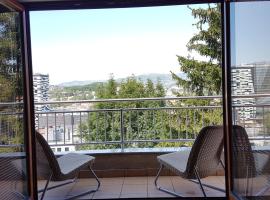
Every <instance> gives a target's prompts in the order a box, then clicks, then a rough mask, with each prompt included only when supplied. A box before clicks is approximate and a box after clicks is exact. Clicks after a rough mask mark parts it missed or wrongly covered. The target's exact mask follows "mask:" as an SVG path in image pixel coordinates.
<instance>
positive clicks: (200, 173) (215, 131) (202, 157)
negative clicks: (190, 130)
mask: <svg viewBox="0 0 270 200" xmlns="http://www.w3.org/2000/svg"><path fill="white" fill-rule="evenodd" d="M222 150H223V128H222V126H207V127H204V128H203V129H202V130H201V131H200V133H199V134H198V136H197V138H196V140H195V142H194V144H193V146H192V149H191V151H190V153H189V152H185V151H183V152H181V151H179V152H174V153H169V154H165V155H160V156H158V157H157V160H158V162H159V163H160V169H159V171H158V174H157V176H156V178H155V181H154V184H155V186H156V188H157V189H158V190H161V191H164V192H166V193H169V194H172V195H174V196H182V195H181V194H179V193H175V192H173V191H170V190H168V189H165V188H162V187H160V186H158V184H157V181H158V178H159V175H160V172H161V171H162V169H163V168H164V167H166V168H168V169H170V170H171V171H173V172H174V173H176V174H177V175H179V176H181V177H182V178H185V179H188V180H190V181H192V182H195V183H198V184H199V185H200V188H201V190H202V193H203V195H204V196H205V197H206V194H205V190H204V187H203V186H205V187H209V188H212V189H216V190H219V191H222V192H224V190H222V189H220V188H216V187H214V186H210V185H206V184H202V183H201V178H204V177H207V176H210V175H215V173H216V171H217V168H218V166H219V164H220V163H221V164H222V166H223V167H224V165H223V163H222V162H221V154H222ZM194 179H197V180H198V182H197V181H195V180H194Z"/></svg>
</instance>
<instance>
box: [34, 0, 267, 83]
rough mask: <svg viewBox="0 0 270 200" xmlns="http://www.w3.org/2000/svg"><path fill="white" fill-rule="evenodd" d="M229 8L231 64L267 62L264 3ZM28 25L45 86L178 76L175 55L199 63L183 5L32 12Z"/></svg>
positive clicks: (37, 68)
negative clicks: (47, 82) (190, 43)
mask: <svg viewBox="0 0 270 200" xmlns="http://www.w3.org/2000/svg"><path fill="white" fill-rule="evenodd" d="M232 5H233V6H232V9H231V12H232V17H231V20H232V21H231V28H232V65H239V64H243V63H250V62H258V61H270V37H269V35H270V26H269V19H270V12H269V10H270V2H243V3H235V4H232ZM202 6H205V5H196V7H202ZM193 7H194V6H193ZM30 20H31V37H32V54H33V68H34V72H40V73H46V74H49V75H50V82H51V84H58V83H62V82H67V81H73V80H101V79H102V80H104V79H107V78H109V75H110V74H111V73H113V74H114V76H115V78H120V77H126V76H130V75H131V74H135V75H138V74H145V73H169V72H170V71H174V72H179V70H180V68H179V65H178V62H177V58H176V55H182V56H188V55H191V56H192V57H195V58H198V59H202V58H201V57H199V56H198V55H197V54H196V53H194V52H188V51H187V49H186V44H187V42H188V41H189V39H190V38H191V37H192V36H193V35H194V34H195V33H196V32H197V31H198V30H197V29H196V28H195V26H193V25H192V24H193V23H195V20H194V18H193V16H192V15H191V11H190V10H189V9H188V8H187V6H186V5H183V6H163V7H148V8H122V9H96V10H70V11H33V12H31V13H30Z"/></svg>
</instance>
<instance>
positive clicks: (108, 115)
mask: <svg viewBox="0 0 270 200" xmlns="http://www.w3.org/2000/svg"><path fill="white" fill-rule="evenodd" d="M96 95H97V98H98V99H119V98H138V97H139V98H146V97H164V96H165V89H164V87H163V85H162V84H161V82H160V81H158V83H157V84H156V85H155V84H154V83H153V82H152V81H151V80H147V82H146V83H145V84H144V83H143V82H142V81H140V80H138V79H136V77H135V76H130V77H128V78H127V79H125V80H123V81H122V82H121V83H116V81H115V80H114V78H113V76H111V77H110V79H109V80H108V81H107V82H106V83H104V84H102V85H100V86H99V88H98V90H97V91H96ZM164 105H165V103H164V102H163V101H160V102H154V101H127V102H114V103H109V102H100V103H97V104H96V105H95V107H94V109H96V111H98V112H92V113H90V114H89V118H88V121H87V123H86V124H82V125H81V126H80V131H81V132H82V133H83V139H84V140H85V141H119V140H120V133H121V131H124V137H125V140H142V139H155V138H156V137H158V135H157V131H156V130H159V129H161V123H156V121H158V118H160V113H158V112H155V111H145V110H144V108H159V107H161V106H164ZM104 109H105V110H107V111H104ZM110 109H114V110H110ZM94 111H95V110H94ZM121 122H122V124H123V127H121ZM122 129H123V130H122ZM134 145H135V146H136V147H143V146H145V144H139V143H138V144H133V145H128V146H129V147H132V146H133V147H134ZM111 147H112V148H117V147H119V146H118V145H111ZM83 148H108V146H106V145H95V146H93V145H92V146H91V145H90V146H89V145H87V146H85V147H83Z"/></svg>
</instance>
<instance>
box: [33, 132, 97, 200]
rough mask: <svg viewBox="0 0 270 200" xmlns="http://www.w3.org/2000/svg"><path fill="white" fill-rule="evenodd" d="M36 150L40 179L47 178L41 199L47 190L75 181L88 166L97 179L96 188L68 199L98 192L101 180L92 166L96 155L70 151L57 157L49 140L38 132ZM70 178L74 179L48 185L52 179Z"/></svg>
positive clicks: (63, 179)
mask: <svg viewBox="0 0 270 200" xmlns="http://www.w3.org/2000/svg"><path fill="white" fill-rule="evenodd" d="M36 151H37V176H38V179H44V178H45V179H47V182H46V184H45V187H44V189H43V190H40V191H39V192H42V195H41V200H42V199H43V198H44V195H45V193H46V191H47V190H50V189H54V188H57V187H60V186H63V185H66V184H70V183H73V182H74V181H75V180H76V178H77V176H78V174H79V172H80V170H82V169H84V168H87V167H88V169H89V170H90V172H91V173H92V174H93V176H94V178H95V179H96V181H97V187H96V189H94V190H89V191H87V192H84V193H82V194H79V195H76V196H72V197H70V198H68V199H74V198H77V197H80V196H84V195H86V194H89V193H92V192H96V191H97V190H98V189H99V186H100V182H99V180H98V177H97V176H96V174H95V173H94V171H93V170H92V168H91V166H92V163H93V161H94V159H95V158H94V157H92V156H88V155H83V154H77V153H68V154H66V155H63V156H61V157H59V158H56V157H55V155H54V153H53V151H52V150H51V148H50V146H49V145H48V143H47V141H46V140H45V139H44V137H43V136H42V135H41V134H40V133H38V132H36ZM70 179H73V180H71V181H68V182H65V183H62V184H59V185H56V186H53V187H48V185H49V183H50V181H65V180H70Z"/></svg>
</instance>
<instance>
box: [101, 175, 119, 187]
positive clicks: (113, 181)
mask: <svg viewBox="0 0 270 200" xmlns="http://www.w3.org/2000/svg"><path fill="white" fill-rule="evenodd" d="M123 182H124V177H116V178H100V183H101V185H122V184H123Z"/></svg>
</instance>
